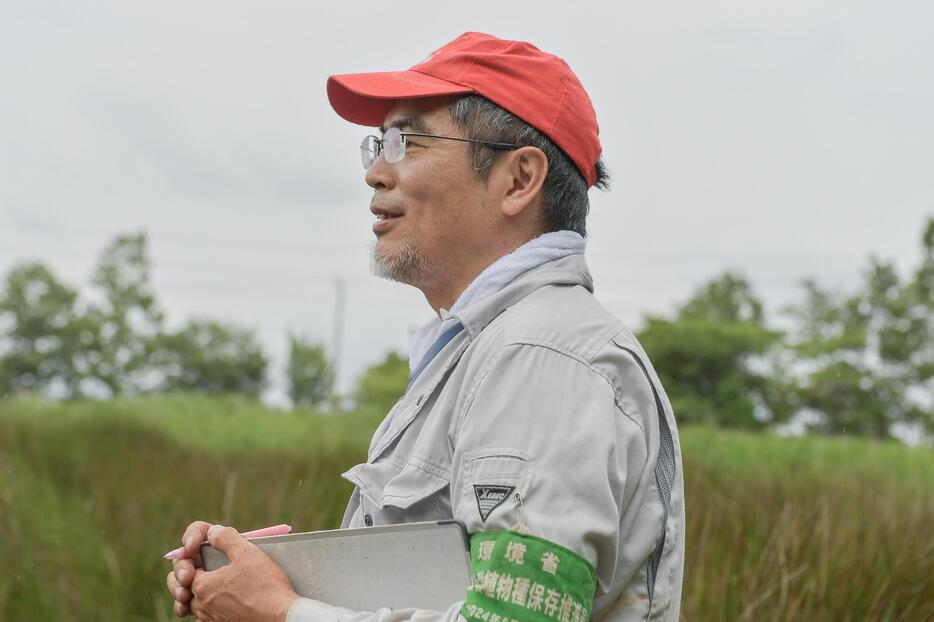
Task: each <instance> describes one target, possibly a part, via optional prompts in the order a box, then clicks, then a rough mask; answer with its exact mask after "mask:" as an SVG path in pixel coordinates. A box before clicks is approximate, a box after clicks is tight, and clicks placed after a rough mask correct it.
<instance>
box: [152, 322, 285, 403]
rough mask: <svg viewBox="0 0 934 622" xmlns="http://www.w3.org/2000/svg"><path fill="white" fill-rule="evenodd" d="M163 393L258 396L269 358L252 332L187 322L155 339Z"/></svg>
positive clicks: (215, 323)
mask: <svg viewBox="0 0 934 622" xmlns="http://www.w3.org/2000/svg"><path fill="white" fill-rule="evenodd" d="M155 361H156V364H157V365H158V370H159V373H160V375H161V377H162V383H161V385H160V388H161V389H162V390H165V391H193V392H198V393H210V394H224V393H240V394H243V395H247V396H250V397H259V395H260V393H261V392H262V391H263V389H264V388H265V386H266V367H267V365H268V359H267V358H266V355H265V354H264V353H263V350H262V347H261V346H260V344H259V342H258V341H257V339H256V336H255V335H254V334H253V332H252V331H249V330H246V329H242V328H238V327H236V326H230V325H224V324H220V323H218V322H212V321H207V320H195V321H191V322H189V323H188V324H187V325H186V326H185V327H184V328H182V329H181V330H179V331H177V332H174V333H165V334H162V335H160V336H159V337H158V338H157V340H156V346H155Z"/></svg>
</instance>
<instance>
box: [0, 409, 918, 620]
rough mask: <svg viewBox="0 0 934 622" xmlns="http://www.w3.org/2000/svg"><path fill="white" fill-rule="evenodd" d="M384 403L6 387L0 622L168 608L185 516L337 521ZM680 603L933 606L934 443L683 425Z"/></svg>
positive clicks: (786, 614) (880, 609) (812, 615)
mask: <svg viewBox="0 0 934 622" xmlns="http://www.w3.org/2000/svg"><path fill="white" fill-rule="evenodd" d="M378 420H379V415H378V414H377V413H358V414H354V415H347V416H325V415H316V414H314V413H310V412H296V413H283V412H277V411H272V410H268V409H265V408H263V407H261V406H259V405H256V404H254V403H251V402H245V401H241V400H237V399H233V398H231V399H208V398H198V397H191V396H181V397H160V398H152V399H144V400H142V399H141V400H133V401H116V402H104V403H100V402H83V403H67V404H49V403H43V402H33V401H23V400H19V401H0V564H2V565H0V620H11V621H20V620H28V621H33V620H37V621H45V620H94V621H109V620H114V621H116V620H121V621H127V620H169V619H173V617H172V616H171V613H170V611H171V610H170V604H171V603H170V600H169V598H168V596H167V594H166V592H165V589H164V579H165V574H166V572H168V570H169V564H168V562H166V561H164V560H162V559H161V554H162V553H163V552H165V551H166V550H168V549H170V548H173V547H174V546H177V542H178V538H179V536H180V531H181V529H182V528H183V527H184V526H185V525H186V524H187V523H188V522H189V521H190V520H191V519H193V518H196V517H199V518H205V519H207V520H212V521H216V522H222V523H224V524H233V525H236V526H238V527H240V528H241V529H250V528H255V527H260V526H264V525H269V524H274V523H279V522H287V523H290V524H292V525H293V526H294V527H295V528H296V529H297V530H301V531H306V530H313V529H322V528H328V527H334V526H336V525H337V524H338V523H339V521H340V516H341V514H342V512H343V509H344V504H345V502H346V498H347V496H348V495H349V493H350V490H351V489H350V485H349V484H347V483H346V482H344V481H343V480H341V479H340V477H339V474H340V473H341V472H342V471H343V470H345V469H346V468H348V467H350V466H352V465H353V464H355V463H357V462H359V461H361V460H363V459H365V453H366V447H367V444H368V441H369V435H370V433H371V431H372V429H373V428H374V427H375V426H376V424H377V423H378ZM681 437H682V445H683V453H684V463H685V474H686V494H687V515H688V534H687V547H688V548H687V561H686V568H685V577H684V600H683V603H682V612H683V618H684V619H686V620H738V619H742V620H912V621H914V620H931V619H934V580H932V577H934V538H932V537H931V532H932V528H934V452H932V451H931V450H930V449H911V448H907V447H903V446H901V445H897V444H894V443H878V442H871V441H866V440H859V439H823V438H804V439H782V438H776V437H773V436H767V435H751V434H738V433H727V432H720V431H715V430H710V429H690V428H689V429H684V430H682V432H681Z"/></svg>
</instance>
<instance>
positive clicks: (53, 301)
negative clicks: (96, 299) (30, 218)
mask: <svg viewBox="0 0 934 622" xmlns="http://www.w3.org/2000/svg"><path fill="white" fill-rule="evenodd" d="M77 297H78V295H77V292H76V291H74V290H73V289H71V288H69V287H67V286H66V285H64V284H62V283H61V282H59V280H58V279H57V278H55V275H53V274H52V272H51V271H50V270H49V269H48V268H47V267H45V266H44V265H42V264H41V263H27V264H22V265H19V266H17V267H15V268H13V270H11V271H10V272H9V274H8V275H7V279H6V284H5V288H4V292H3V295H2V297H0V357H2V358H0V395H5V394H7V393H10V392H15V391H24V390H25V391H37V392H46V391H48V390H49V389H50V388H52V387H53V386H54V384H55V383H56V382H58V384H59V386H58V391H59V392H60V393H62V394H64V396H66V397H70V396H72V395H75V394H77V393H78V392H79V391H80V388H79V387H80V383H81V373H80V372H79V371H78V370H77V369H76V366H75V362H76V359H77V358H79V355H80V350H81V348H82V342H83V341H84V340H87V339H90V338H91V335H90V333H87V331H86V327H85V326H84V323H83V321H82V319H81V317H80V315H79V313H78V310H77V308H76V302H77Z"/></svg>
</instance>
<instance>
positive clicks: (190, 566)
mask: <svg viewBox="0 0 934 622" xmlns="http://www.w3.org/2000/svg"><path fill="white" fill-rule="evenodd" d="M172 567H173V573H174V574H175V578H176V579H177V580H178V584H179V585H181V586H182V587H191V580H192V579H193V578H194V576H195V565H194V563H193V562H192V561H191V560H190V559H178V560H175V562H174V563H173V564H172Z"/></svg>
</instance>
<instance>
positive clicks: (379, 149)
mask: <svg viewBox="0 0 934 622" xmlns="http://www.w3.org/2000/svg"><path fill="white" fill-rule="evenodd" d="M390 132H393V133H395V132H398V133H399V137H400V140H401V141H402V150H401V155H400V156H399V157H398V158H397V159H395V160H392V161H390V160H389V159H388V158H387V159H386V162H387V163H389V164H395V163H396V162H401V161H402V160H403V159H404V158H405V143H406V141H405V139H406V137H408V136H416V137H421V138H440V139H442V140H456V141H458V142H462V143H475V144H478V145H486V146H487V147H490V148H492V149H504V150H505V149H519V148H520V147H521V145H516V144H513V143H505V142H501V141H496V140H475V139H473V138H459V137H457V136H441V135H438V134H425V133H422V132H404V131H402V130H400V129H399V128H397V127H391V128H389V129H388V130H386V132H385V133H383V137H382V138H379V137H378V136H374V135H372V134H370V135H368V136H365V137H364V138H363V141H362V142H361V143H360V159H361V160H362V162H363V168H365V169H367V170H369V169H370V167H371V166H373V164H375V163H376V160H377V159H379V156H380V155H381V154H382V153H383V142H384V141H385V140H386V138H387V136H388V135H389V133H390ZM370 139H372V141H373V144H374V145H375V147H376V150H375V152H374V151H373V150H372V149H370V148H369V145H368V144H367V143H368V142H369V141H370ZM370 157H372V160H370V163H369V164H367V160H368V159H369V158H370Z"/></svg>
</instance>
